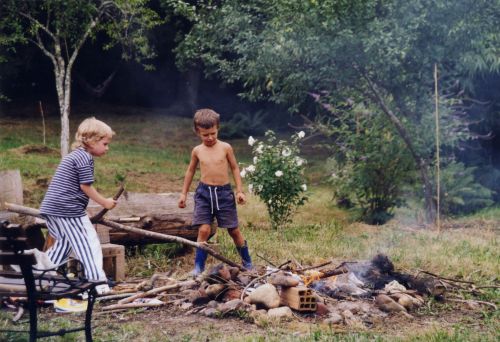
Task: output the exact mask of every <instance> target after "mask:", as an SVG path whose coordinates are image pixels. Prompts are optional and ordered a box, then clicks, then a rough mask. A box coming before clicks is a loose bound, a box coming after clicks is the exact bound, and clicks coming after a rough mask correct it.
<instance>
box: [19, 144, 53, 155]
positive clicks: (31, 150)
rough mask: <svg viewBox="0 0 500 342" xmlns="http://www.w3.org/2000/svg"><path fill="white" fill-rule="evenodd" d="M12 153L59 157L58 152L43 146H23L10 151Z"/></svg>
mask: <svg viewBox="0 0 500 342" xmlns="http://www.w3.org/2000/svg"><path fill="white" fill-rule="evenodd" d="M11 151H12V152H14V153H18V154H44V155H55V156H56V155H59V153H60V152H59V151H58V150H56V149H53V148H50V147H48V146H45V145H24V146H21V147H17V148H13V149H11Z"/></svg>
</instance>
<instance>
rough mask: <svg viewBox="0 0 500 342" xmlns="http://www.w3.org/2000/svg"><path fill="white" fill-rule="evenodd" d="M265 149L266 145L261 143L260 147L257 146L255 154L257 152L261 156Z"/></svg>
mask: <svg viewBox="0 0 500 342" xmlns="http://www.w3.org/2000/svg"><path fill="white" fill-rule="evenodd" d="M263 148H264V145H262V143H259V146H257V148H256V149H255V152H257V153H258V154H261V153H262V149H263Z"/></svg>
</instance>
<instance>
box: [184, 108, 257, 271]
mask: <svg viewBox="0 0 500 342" xmlns="http://www.w3.org/2000/svg"><path fill="white" fill-rule="evenodd" d="M219 120H220V119H219V114H217V113H216V112H215V111H213V110H211V109H200V110H198V111H197V112H196V113H195V115H194V120H193V121H194V122H193V123H194V130H195V132H196V134H197V135H198V136H199V137H200V139H201V144H200V145H198V146H196V147H195V148H193V151H192V152H191V161H190V163H189V166H188V168H187V171H186V175H185V176H184V185H183V187H182V193H181V195H180V198H179V207H180V208H185V207H186V195H187V193H188V191H189V187H190V185H191V182H192V180H193V177H194V174H195V173H196V169H197V167H198V164H199V165H200V174H201V175H200V182H199V184H198V187H197V188H196V192H195V194H194V214H193V222H192V224H193V225H199V228H198V239H197V241H198V242H201V243H203V242H206V241H207V240H208V238H209V236H210V231H211V229H210V225H211V224H212V222H213V219H214V217H215V218H216V219H217V224H218V226H219V227H220V228H226V229H227V232H228V233H229V235H230V236H231V238H232V239H233V241H234V244H235V245H236V249H237V250H238V253H239V254H240V256H241V260H242V265H243V267H245V268H247V269H251V268H252V260H251V258H250V254H249V251H248V245H247V242H246V241H245V239H244V237H243V235H242V234H241V231H240V229H239V228H238V216H237V212H236V203H235V202H236V201H237V202H238V204H244V203H245V201H246V198H245V194H244V192H243V189H242V182H241V177H240V169H239V167H238V163H237V162H236V157H235V156H234V152H233V148H232V147H231V145H229V144H228V143H226V142H223V141H220V140H218V139H217V134H218V132H219ZM229 168H230V169H231V172H232V174H233V179H234V183H235V186H236V198H235V193H234V192H233V190H232V188H231V184H230V182H229V170H228V169H229ZM206 259H207V252H206V251H204V250H203V249H200V248H197V249H196V256H195V263H194V270H193V272H192V274H193V276H197V275H199V274H201V273H202V272H203V271H204V270H205V261H206Z"/></svg>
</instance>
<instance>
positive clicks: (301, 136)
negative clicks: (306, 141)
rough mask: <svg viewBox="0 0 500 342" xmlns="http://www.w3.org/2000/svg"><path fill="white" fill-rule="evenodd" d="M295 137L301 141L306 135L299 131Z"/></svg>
mask: <svg viewBox="0 0 500 342" xmlns="http://www.w3.org/2000/svg"><path fill="white" fill-rule="evenodd" d="M297 136H298V137H299V139H302V138H303V137H305V136H306V133H305V132H304V131H300V132H299V133H297Z"/></svg>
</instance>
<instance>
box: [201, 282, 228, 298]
mask: <svg viewBox="0 0 500 342" xmlns="http://www.w3.org/2000/svg"><path fill="white" fill-rule="evenodd" d="M225 288H226V285H224V284H212V285H209V286H208V287H207V288H206V289H205V292H206V294H207V296H208V297H209V298H216V297H217V296H218V295H219V294H220V293H221V292H222V291H223V290H224V289H225Z"/></svg>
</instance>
